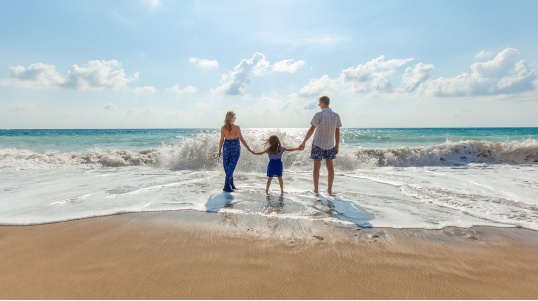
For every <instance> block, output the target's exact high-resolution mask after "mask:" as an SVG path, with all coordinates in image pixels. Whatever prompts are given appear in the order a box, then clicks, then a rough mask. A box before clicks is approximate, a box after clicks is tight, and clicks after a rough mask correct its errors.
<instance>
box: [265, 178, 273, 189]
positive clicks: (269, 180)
mask: <svg viewBox="0 0 538 301" xmlns="http://www.w3.org/2000/svg"><path fill="white" fill-rule="evenodd" d="M272 180H273V178H272V177H269V178H267V187H266V188H265V193H269V186H271V181H272Z"/></svg>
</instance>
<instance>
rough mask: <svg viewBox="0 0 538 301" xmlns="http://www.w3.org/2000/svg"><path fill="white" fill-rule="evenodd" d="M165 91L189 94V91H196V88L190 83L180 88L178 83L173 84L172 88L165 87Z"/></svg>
mask: <svg viewBox="0 0 538 301" xmlns="http://www.w3.org/2000/svg"><path fill="white" fill-rule="evenodd" d="M166 91H170V92H175V93H180V94H191V93H196V88H195V87H193V86H191V85H188V86H187V87H185V88H183V89H180V88H179V85H175V86H173V87H172V88H168V89H166Z"/></svg>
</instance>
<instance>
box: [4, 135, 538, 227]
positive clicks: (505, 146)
mask: <svg viewBox="0 0 538 301" xmlns="http://www.w3.org/2000/svg"><path fill="white" fill-rule="evenodd" d="M269 133H271V130H267V131H265V132H263V131H261V132H254V133H248V132H247V133H245V135H244V136H245V138H246V140H247V142H248V143H249V145H250V146H251V148H253V149H255V150H262V149H263V141H262V140H261V139H262V138H264V137H265V136H266V135H268V134H269ZM277 133H278V134H279V136H280V137H281V140H282V142H283V144H284V145H285V146H288V147H296V146H298V145H299V144H300V142H301V139H302V134H301V133H299V134H297V135H295V134H293V133H288V132H277ZM218 142H219V135H216V134H207V133H205V134H198V135H197V136H195V137H193V138H184V139H182V140H181V141H175V142H170V143H164V144H163V145H162V146H161V147H160V148H151V149H147V150H144V151H133V150H116V151H113V150H106V151H105V150H100V149H98V148H94V149H91V150H89V151H87V152H45V153H37V152H32V151H29V150H24V149H22V150H21V149H16V148H3V149H0V199H1V200H2V205H3V208H2V210H0V224H3V225H26V224H41V223H50V222H58V221H65V220H73V219H80V218H87V217H93V216H103V215H110V214H117V213H124V212H145V211H177V210H194V211H205V212H228V213H234V214H259V215H263V216H271V217H274V218H286V219H309V220H323V221H331V222H337V223H342V224H347V225H356V226H361V227H395V228H431V229H438V228H443V227H446V226H460V227H470V226H473V225H490V226H499V227H506V226H520V227H524V228H529V229H535V230H538V181H537V180H536V179H538V164H537V163H538V143H537V141H536V140H533V139H527V140H525V141H510V142H504V143H503V142H488V141H474V140H464V141H457V142H452V141H446V142H445V143H442V144H438V145H434V146H427V147H416V148H410V147H391V148H367V147H360V146H358V145H356V144H355V145H350V144H345V143H343V144H342V146H341V148H340V152H339V154H338V157H337V160H336V161H335V166H336V169H337V177H336V179H335V187H334V190H335V191H337V192H338V193H337V194H336V196H327V195H323V194H322V195H321V196H320V197H316V196H315V195H314V194H312V193H311V192H309V191H310V190H311V189H312V182H311V174H310V173H311V170H312V161H311V159H309V152H308V151H304V152H290V153H286V154H285V155H284V157H283V162H284V169H285V174H284V181H285V189H286V191H287V193H286V194H285V195H284V197H283V199H282V201H279V198H278V196H273V197H270V198H269V200H267V199H266V196H265V181H266V177H265V176H264V173H265V169H266V166H267V157H266V156H254V155H252V154H250V153H249V152H247V151H245V150H243V152H242V155H241V159H240V161H239V164H238V167H237V170H236V176H235V177H236V183H238V185H239V186H240V188H241V190H240V191H239V192H236V193H234V194H227V193H222V191H221V189H222V184H223V179H224V174H223V172H222V166H221V160H220V159H219V158H218V156H217V154H218ZM322 170H324V169H322ZM324 181H326V180H325V177H323V176H322V180H321V182H322V189H324V188H323V187H325V186H323V185H324ZM273 185H275V183H273ZM276 186H277V185H275V186H274V187H273V188H274V189H276Z"/></svg>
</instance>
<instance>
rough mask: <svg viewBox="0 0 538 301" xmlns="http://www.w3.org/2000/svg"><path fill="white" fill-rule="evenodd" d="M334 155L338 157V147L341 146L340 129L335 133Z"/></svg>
mask: <svg viewBox="0 0 538 301" xmlns="http://www.w3.org/2000/svg"><path fill="white" fill-rule="evenodd" d="M334 141H335V145H334V153H335V154H337V155H338V145H339V144H340V128H336V131H334Z"/></svg>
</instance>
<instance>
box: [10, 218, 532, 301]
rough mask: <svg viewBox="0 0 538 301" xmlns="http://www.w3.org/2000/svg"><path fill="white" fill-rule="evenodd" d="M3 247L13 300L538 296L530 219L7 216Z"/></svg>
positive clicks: (504, 297)
mask: <svg viewBox="0 0 538 301" xmlns="http://www.w3.org/2000/svg"><path fill="white" fill-rule="evenodd" d="M353 231H355V232H356V233H353ZM0 249H2V252H0V262H1V265H2V271H3V273H2V274H1V276H0V298H2V299H148V298H149V299H536V298H538V287H537V286H536V283H537V281H538V276H537V275H538V252H537V251H538V233H537V232H536V231H533V230H527V229H520V228H495V227H473V228H456V227H448V228H445V229H442V230H422V229H393V228H363V229H361V230H356V229H355V230H353V229H342V228H339V227H338V225H331V224H327V223H324V222H320V221H314V222H307V223H305V222H303V221H299V222H298V221H282V220H274V219H271V218H266V217H259V216H238V215H234V214H223V213H215V214H207V213H200V214H197V213H194V214H193V213H192V212H190V213H185V212H155V213H130V214H121V215H113V216H107V217H96V218H89V219H82V220H76V221H69V222H62V223H53V224H46V225H37V226H35V225H34V226H0Z"/></svg>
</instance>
